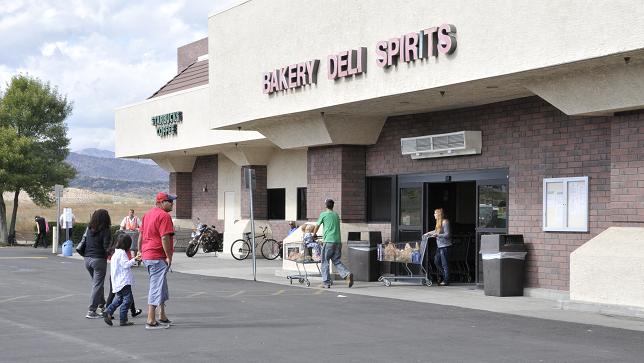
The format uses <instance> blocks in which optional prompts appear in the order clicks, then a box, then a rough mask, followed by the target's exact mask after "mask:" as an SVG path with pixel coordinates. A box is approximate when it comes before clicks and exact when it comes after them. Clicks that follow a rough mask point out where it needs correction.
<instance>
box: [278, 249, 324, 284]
mask: <svg viewBox="0 0 644 363" xmlns="http://www.w3.org/2000/svg"><path fill="white" fill-rule="evenodd" d="M283 251H284V258H286V259H287V260H290V261H293V262H295V267H296V268H297V274H293V275H288V276H286V278H287V279H288V280H289V281H290V283H291V285H292V284H293V280H297V281H298V282H299V283H300V284H306V287H309V286H311V281H310V280H309V277H321V276H322V271H320V260H319V259H317V260H314V259H313V256H312V254H311V248H307V247H306V246H305V245H304V242H288V243H284V249H283ZM307 265H315V267H316V268H317V270H318V272H317V274H310V273H309V272H308V270H307V269H306V266H307ZM300 266H301V267H302V269H301V270H300ZM309 269H310V268H309Z"/></svg>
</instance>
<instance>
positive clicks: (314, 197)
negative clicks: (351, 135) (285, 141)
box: [306, 145, 366, 222]
mask: <svg viewBox="0 0 644 363" xmlns="http://www.w3.org/2000/svg"><path fill="white" fill-rule="evenodd" d="M307 184H308V185H307V190H306V193H307V195H306V198H307V201H306V206H307V211H306V215H307V216H308V217H309V219H310V220H315V219H317V216H318V215H319V214H320V212H321V211H322V210H324V208H325V207H324V201H325V200H326V199H327V198H331V199H333V200H334V201H335V207H334V210H335V211H336V212H337V213H338V214H339V215H340V218H341V219H342V222H364V221H365V219H366V214H365V213H366V211H365V147H364V146H353V145H335V146H323V147H312V148H309V150H308V153H307Z"/></svg>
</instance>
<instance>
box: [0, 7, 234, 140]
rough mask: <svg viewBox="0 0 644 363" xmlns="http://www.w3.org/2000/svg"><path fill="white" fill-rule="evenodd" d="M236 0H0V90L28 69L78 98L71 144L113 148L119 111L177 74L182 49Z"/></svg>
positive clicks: (70, 124) (70, 128) (70, 131)
mask: <svg viewBox="0 0 644 363" xmlns="http://www.w3.org/2000/svg"><path fill="white" fill-rule="evenodd" d="M236 3H239V1H238V0H210V1H204V0H137V1H129V0H128V1H125V0H123V1H117V0H93V1H92V0H87V1H80V0H51V1H45V0H40V1H38V0H33V1H30V0H26V1H22V0H0V89H2V90H4V89H5V88H6V86H7V82H8V81H9V80H10V79H11V77H12V76H13V75H16V74H27V75H30V76H33V77H37V78H40V79H41V80H43V81H46V82H49V83H50V84H51V85H52V86H56V87H57V88H58V91H59V92H60V93H61V94H64V95H67V97H68V99H69V100H71V101H73V104H74V110H73V112H72V115H71V116H70V117H69V118H68V119H67V126H68V136H69V137H70V138H71V144H70V149H71V150H72V151H77V150H81V149H85V148H98V149H104V150H111V151H113V150H114V109H115V108H117V107H121V106H125V105H128V104H131V103H135V102H140V101H143V100H145V99H146V98H148V97H149V96H150V95H152V94H153V93H154V92H155V91H156V90H158V89H159V88H160V87H161V86H163V85H164V84H165V83H166V82H167V81H169V80H170V79H171V78H172V77H174V76H175V75H176V72H177V47H179V46H181V45H184V44H187V43H190V42H192V41H195V40H199V39H202V38H204V37H206V36H207V33H208V15H209V14H212V13H213V12H216V11H220V10H224V9H226V8H229V7H230V6H232V5H234V4H236Z"/></svg>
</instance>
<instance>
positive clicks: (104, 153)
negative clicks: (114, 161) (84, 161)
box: [76, 148, 114, 159]
mask: <svg viewBox="0 0 644 363" xmlns="http://www.w3.org/2000/svg"><path fill="white" fill-rule="evenodd" d="M76 154H81V155H87V156H94V157H97V158H108V159H109V158H114V152H113V151H109V150H101V149H95V148H89V149H83V150H78V151H76Z"/></svg>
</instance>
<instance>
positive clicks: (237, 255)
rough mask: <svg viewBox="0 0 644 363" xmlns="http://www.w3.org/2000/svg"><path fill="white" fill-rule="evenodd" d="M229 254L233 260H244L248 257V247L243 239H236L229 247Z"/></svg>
mask: <svg viewBox="0 0 644 363" xmlns="http://www.w3.org/2000/svg"><path fill="white" fill-rule="evenodd" d="M230 254H231V255H233V258H234V259H235V260H238V261H241V260H244V259H246V257H248V255H250V245H249V244H248V242H246V241H244V240H243V239H238V240H236V241H235V242H233V245H232V246H230Z"/></svg>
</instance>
